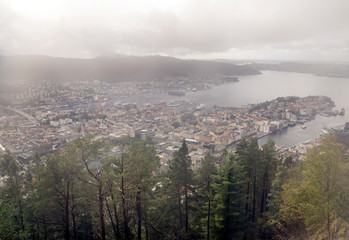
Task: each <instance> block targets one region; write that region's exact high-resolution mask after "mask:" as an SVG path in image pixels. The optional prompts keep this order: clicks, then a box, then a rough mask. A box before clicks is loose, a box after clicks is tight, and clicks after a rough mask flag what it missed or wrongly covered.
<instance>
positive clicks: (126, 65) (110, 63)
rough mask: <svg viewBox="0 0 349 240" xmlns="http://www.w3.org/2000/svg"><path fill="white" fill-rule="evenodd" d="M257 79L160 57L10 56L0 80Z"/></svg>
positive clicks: (2, 62)
mask: <svg viewBox="0 0 349 240" xmlns="http://www.w3.org/2000/svg"><path fill="white" fill-rule="evenodd" d="M214 74H222V75H228V76H241V75H254V74H260V72H259V71H257V70H255V69H253V68H252V67H250V66H238V65H234V64H229V63H218V62H210V61H198V60H181V59H176V58H172V57H161V56H146V57H138V56H121V55H117V56H115V57H98V58H93V59H72V58H55V57H48V56H7V57H1V58H0V80H2V81H4V80H22V79H23V80H51V81H60V80H79V79H86V78H88V79H89V78H91V79H92V78H94V79H100V80H105V81H148V80H154V79H161V78H163V77H166V76H173V77H179V76H192V75H214Z"/></svg>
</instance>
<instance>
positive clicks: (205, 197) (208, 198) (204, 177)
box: [197, 154, 217, 239]
mask: <svg viewBox="0 0 349 240" xmlns="http://www.w3.org/2000/svg"><path fill="white" fill-rule="evenodd" d="M216 172H217V168H216V166H215V158H214V157H213V156H212V155H211V154H206V155H205V157H204V158H203V159H202V162H201V168H199V169H198V171H197V183H198V191H197V192H198V193H197V195H198V196H197V198H198V202H197V206H198V207H197V212H202V214H200V215H201V221H202V222H203V223H204V229H205V231H206V239H210V230H211V228H212V222H213V220H212V200H213V196H214V193H213V186H212V185H213V182H214V180H213V176H212V175H215V174H216ZM202 206H204V209H202Z"/></svg>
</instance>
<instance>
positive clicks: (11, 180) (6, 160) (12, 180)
mask: <svg viewBox="0 0 349 240" xmlns="http://www.w3.org/2000/svg"><path fill="white" fill-rule="evenodd" d="M0 167H1V172H2V174H3V175H5V176H7V179H6V181H5V186H4V187H3V188H2V189H1V198H2V199H3V201H4V202H3V204H4V203H8V204H10V205H11V206H13V207H14V213H13V216H14V217H15V219H16V223H17V226H18V227H19V228H18V229H17V231H18V232H19V231H24V229H25V226H24V220H23V195H22V192H21V188H22V186H23V182H24V179H23V175H20V171H21V170H22V168H21V166H20V165H19V164H18V162H17V160H16V158H15V157H14V156H13V155H12V153H11V152H10V151H9V150H6V151H5V154H4V156H3V159H1V161H0Z"/></svg>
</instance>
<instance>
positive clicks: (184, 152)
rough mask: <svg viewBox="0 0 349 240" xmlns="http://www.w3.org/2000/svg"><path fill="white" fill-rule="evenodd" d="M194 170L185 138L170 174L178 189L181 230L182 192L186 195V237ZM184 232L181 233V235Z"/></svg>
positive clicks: (172, 163) (172, 162)
mask: <svg viewBox="0 0 349 240" xmlns="http://www.w3.org/2000/svg"><path fill="white" fill-rule="evenodd" d="M192 175H193V171H192V169H191V158H190V157H189V152H188V147H187V144H186V142H185V140H184V139H183V142H182V146H181V147H180V148H179V150H178V151H177V152H175V153H174V157H173V160H172V161H171V162H170V166H169V176H170V179H171V180H172V182H173V186H174V188H175V190H176V195H177V201H178V216H179V226H180V230H182V228H183V217H182V203H181V201H182V194H183V195H184V199H183V200H184V218H185V220H184V224H185V225H184V230H185V238H187V237H188V234H189V205H188V192H189V189H190V184H191V183H192ZM182 235H183V234H182V233H180V236H182Z"/></svg>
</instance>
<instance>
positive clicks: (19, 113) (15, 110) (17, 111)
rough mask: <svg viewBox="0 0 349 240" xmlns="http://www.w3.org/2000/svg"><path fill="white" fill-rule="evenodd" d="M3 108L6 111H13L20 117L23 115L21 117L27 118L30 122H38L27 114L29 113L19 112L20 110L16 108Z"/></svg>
mask: <svg viewBox="0 0 349 240" xmlns="http://www.w3.org/2000/svg"><path fill="white" fill-rule="evenodd" d="M2 108H3V109H5V110H9V111H13V112H15V113H17V114H18V115H21V116H23V117H25V118H27V119H28V120H30V121H36V119H35V118H34V117H33V116H30V115H29V114H27V113H25V112H23V111H21V110H18V109H15V108H8V107H2Z"/></svg>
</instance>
